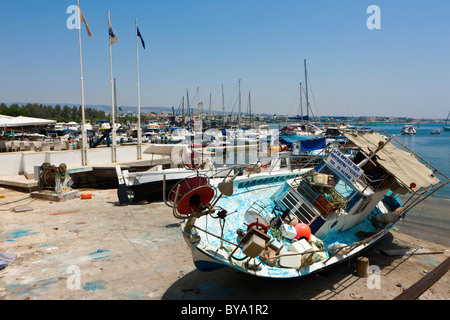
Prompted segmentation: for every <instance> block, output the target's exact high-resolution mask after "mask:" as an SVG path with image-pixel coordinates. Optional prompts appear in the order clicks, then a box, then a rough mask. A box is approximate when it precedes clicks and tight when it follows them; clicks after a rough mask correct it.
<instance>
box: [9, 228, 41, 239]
mask: <svg viewBox="0 0 450 320" xmlns="http://www.w3.org/2000/svg"><path fill="white" fill-rule="evenodd" d="M38 233H39V232H32V231H31V229H29V230H24V229H17V230H13V231H11V232H7V233H4V234H3V235H2V239H7V240H6V241H15V240H12V239H19V238H22V237H26V236H32V235H34V234H38Z"/></svg>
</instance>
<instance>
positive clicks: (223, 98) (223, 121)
mask: <svg viewBox="0 0 450 320" xmlns="http://www.w3.org/2000/svg"><path fill="white" fill-rule="evenodd" d="M222 123H223V128H224V129H225V97H224V94H223V83H222Z"/></svg>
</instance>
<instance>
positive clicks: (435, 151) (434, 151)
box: [274, 124, 450, 199]
mask: <svg viewBox="0 0 450 320" xmlns="http://www.w3.org/2000/svg"><path fill="white" fill-rule="evenodd" d="M276 127H278V125H277V126H276ZM362 127H364V128H371V129H372V130H375V131H385V132H386V133H388V134H390V135H395V136H398V137H396V139H397V140H398V141H400V142H401V143H403V144H404V145H405V146H407V147H408V148H409V149H411V150H412V151H414V152H415V153H417V154H418V155H419V156H420V157H422V158H423V159H424V160H426V161H427V162H429V163H430V164H432V165H433V166H434V167H436V168H437V169H438V170H439V171H441V172H442V173H443V174H445V175H446V176H447V177H450V131H443V130H442V125H433V124H421V125H419V126H417V125H415V126H414V127H415V128H416V131H417V133H416V134H415V135H401V136H400V133H401V129H402V127H403V125H402V124H383V125H379V124H378V125H364V126H362ZM274 128H275V126H274ZM434 129H439V130H441V133H440V134H430V132H431V131H432V130H434ZM437 177H438V178H441V177H440V176H439V175H437ZM444 180H445V181H446V179H444ZM435 196H437V197H443V198H448V199H450V184H448V185H446V186H445V187H443V188H441V189H439V190H438V191H437V192H436V193H435Z"/></svg>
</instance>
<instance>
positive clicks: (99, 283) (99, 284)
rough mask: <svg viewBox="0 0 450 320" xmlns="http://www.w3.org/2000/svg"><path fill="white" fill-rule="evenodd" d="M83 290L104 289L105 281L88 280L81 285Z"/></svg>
mask: <svg viewBox="0 0 450 320" xmlns="http://www.w3.org/2000/svg"><path fill="white" fill-rule="evenodd" d="M83 289H84V290H91V291H97V290H103V289H105V283H104V282H103V281H101V280H97V281H93V282H88V283H86V285H85V286H84V287H83Z"/></svg>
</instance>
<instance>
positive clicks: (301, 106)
mask: <svg viewBox="0 0 450 320" xmlns="http://www.w3.org/2000/svg"><path fill="white" fill-rule="evenodd" d="M300 117H301V118H300V119H301V121H303V93H302V83H301V82H300Z"/></svg>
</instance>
